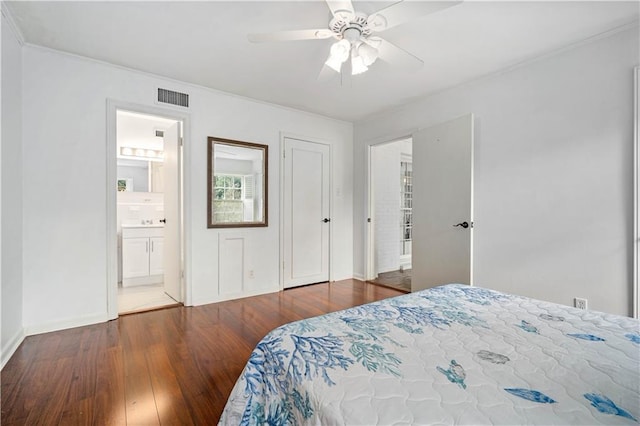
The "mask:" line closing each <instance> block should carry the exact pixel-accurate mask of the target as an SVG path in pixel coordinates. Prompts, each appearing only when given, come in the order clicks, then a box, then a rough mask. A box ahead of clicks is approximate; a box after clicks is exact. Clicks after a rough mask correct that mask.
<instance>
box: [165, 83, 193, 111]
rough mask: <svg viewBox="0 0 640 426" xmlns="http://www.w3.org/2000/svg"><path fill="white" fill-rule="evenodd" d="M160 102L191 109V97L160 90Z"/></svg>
mask: <svg viewBox="0 0 640 426" xmlns="http://www.w3.org/2000/svg"><path fill="white" fill-rule="evenodd" d="M158 102H162V103H165V104H171V105H177V106H181V107H185V108H189V95H188V94H186V93H180V92H174V91H173V90H167V89H161V88H158Z"/></svg>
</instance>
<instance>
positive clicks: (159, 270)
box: [149, 237, 164, 275]
mask: <svg viewBox="0 0 640 426" xmlns="http://www.w3.org/2000/svg"><path fill="white" fill-rule="evenodd" d="M149 240H150V244H151V253H150V254H149V275H162V274H163V273H164V268H163V265H164V264H163V259H164V238H163V237H151V238H149Z"/></svg>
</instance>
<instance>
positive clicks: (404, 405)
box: [220, 284, 640, 425]
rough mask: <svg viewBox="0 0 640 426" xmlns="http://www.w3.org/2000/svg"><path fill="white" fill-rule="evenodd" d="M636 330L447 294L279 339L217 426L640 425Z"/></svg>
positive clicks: (488, 293)
mask: <svg viewBox="0 0 640 426" xmlns="http://www.w3.org/2000/svg"><path fill="white" fill-rule="evenodd" d="M639 370H640V322H639V321H638V320H634V319H631V318H626V317H620V316H616V315H609V314H603V313H599V312H591V311H582V310H578V309H574V308H570V307H566V306H562V305H556V304H551V303H547V302H541V301H538V300H533V299H528V298H525V297H518V296H512V295H507V294H503V293H499V292H496V291H492V290H487V289H483V288H477V287H469V286H465V285H459V284H450V285H446V286H441V287H436V288H433V289H430V290H425V291H421V292H417V293H412V294H407V295H404V296H400V297H396V298H393V299H386V300H382V301H379V302H375V303H370V304H367V305H363V306H359V307H355V308H352V309H347V310H345V311H340V312H335V313H331V314H328V315H323V316H319V317H315V318H310V319H307V320H304V321H298V322H294V323H291V324H287V325H284V326H282V327H279V328H277V329H275V330H273V331H272V332H271V333H269V334H268V335H267V336H266V337H265V338H264V339H262V341H261V342H260V343H259V344H258V345H257V346H256V348H255V350H254V351H253V353H252V354H251V357H250V359H249V361H248V363H247V365H246V367H245V369H244V371H243V372H242V375H241V377H240V378H239V379H238V382H237V383H236V385H235V388H234V389H233V392H232V393H231V396H230V398H229V400H228V402H227V405H226V407H225V409H224V412H223V414H222V417H221V419H220V423H221V424H229V425H230V424H233V425H237V424H243V425H244V424H249V425H253V424H265V423H268V424H273V425H285V424H323V425H339V424H340V425H341V424H345V425H374V424H434V423H438V424H473V425H478V424H545V425H546V424H573V425H584V424H598V423H606V424H636V423H638V421H639V420H640V372H639Z"/></svg>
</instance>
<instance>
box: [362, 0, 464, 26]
mask: <svg viewBox="0 0 640 426" xmlns="http://www.w3.org/2000/svg"><path fill="white" fill-rule="evenodd" d="M460 3H462V1H402V0H401V1H399V2H398V3H394V4H392V5H391V6H388V7H385V8H384V9H381V10H379V11H377V12H374V13H372V14H371V15H369V17H368V18H367V24H368V25H369V27H370V28H371V29H372V30H373V31H384V30H387V29H389V28H393V27H395V26H397V25H400V24H403V23H405V22H407V21H410V20H411V19H415V18H416V17H419V16H424V15H428V14H430V13H434V12H437V11H439V10H443V9H446V8H448V7H451V6H455V5H457V4H460Z"/></svg>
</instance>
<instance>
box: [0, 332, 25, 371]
mask: <svg viewBox="0 0 640 426" xmlns="http://www.w3.org/2000/svg"><path fill="white" fill-rule="evenodd" d="M25 337H26V335H25V334H24V329H20V330H18V332H17V333H16V334H15V335H14V336H13V337H12V338H11V339H10V340H9V341H8V342H7V344H6V345H5V346H4V347H3V348H2V359H1V360H0V364H1V365H0V369H2V368H4V366H5V365H6V364H7V362H9V360H10V359H11V357H12V356H13V354H14V353H15V352H16V350H17V349H18V346H20V343H22V341H23V340H24V338H25Z"/></svg>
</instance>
